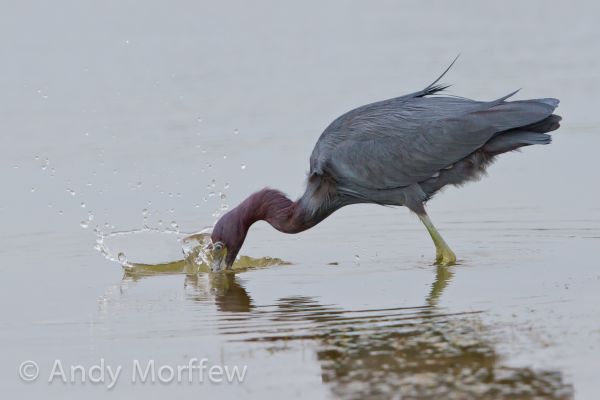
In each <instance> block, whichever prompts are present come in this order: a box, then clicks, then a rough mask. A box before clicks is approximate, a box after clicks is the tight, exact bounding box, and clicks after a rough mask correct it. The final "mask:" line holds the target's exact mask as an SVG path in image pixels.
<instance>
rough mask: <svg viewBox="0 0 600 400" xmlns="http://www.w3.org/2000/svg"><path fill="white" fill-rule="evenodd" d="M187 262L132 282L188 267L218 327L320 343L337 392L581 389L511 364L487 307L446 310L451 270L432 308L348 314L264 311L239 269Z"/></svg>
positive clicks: (549, 392) (303, 308) (459, 395)
mask: <svg viewBox="0 0 600 400" xmlns="http://www.w3.org/2000/svg"><path fill="white" fill-rule="evenodd" d="M279 261H280V260H279ZM250 264H252V263H251V262H250ZM259 264H260V263H259ZM186 268H188V267H186V263H185V260H182V261H178V262H175V263H170V264H164V265H162V266H156V265H155V266H149V265H138V266H134V269H130V270H128V271H127V272H126V277H125V279H139V278H140V277H143V276H148V275H155V274H162V273H186V272H187V276H186V278H185V279H186V281H185V282H186V289H187V291H188V293H189V296H188V298H189V299H190V300H193V301H196V302H200V303H204V304H206V303H211V304H213V303H214V304H216V306H217V309H218V311H219V312H220V315H219V324H218V328H219V331H220V333H221V334H222V335H224V336H226V337H227V338H229V339H230V340H231V341H241V342H254V343H264V344H267V345H268V349H269V350H280V351H285V350H286V349H288V348H289V345H290V343H292V342H293V341H304V342H306V341H308V342H310V343H314V345H315V346H316V348H317V358H318V360H319V362H320V364H321V378H322V381H323V383H324V384H326V385H327V386H328V387H329V388H330V390H331V392H332V394H333V395H334V396H335V397H341V398H356V399H365V398H375V399H377V398H381V399H388V398H402V399H417V398H419V399H422V398H431V399H470V398H485V399H505V398H510V399H570V398H572V397H573V388H572V385H570V384H568V383H566V382H565V381H564V379H563V377H562V373H561V372H560V371H556V370H535V369H531V368H516V367H510V366H507V365H505V364H503V361H502V359H501V358H500V357H499V355H498V353H497V351H496V349H495V343H494V340H492V339H491V338H490V337H491V336H492V333H491V329H490V328H488V327H486V326H485V325H483V323H482V322H481V319H480V318H479V315H478V314H479V313H478V312H470V313H448V312H445V311H444V309H442V308H439V307H438V306H437V304H438V301H439V298H440V296H441V294H442V292H443V290H444V288H445V287H446V286H447V285H448V283H449V282H450V280H451V278H452V275H453V273H452V270H451V269H448V268H446V267H437V270H436V279H435V281H434V283H433V284H432V285H431V290H430V293H429V294H428V296H427V298H426V301H425V303H426V304H425V305H423V306H419V307H405V308H401V307H396V308H386V309H371V310H344V309H342V308H340V307H336V306H333V305H323V304H320V303H319V302H317V301H316V300H315V299H313V298H310V297H303V296H289V297H285V298H282V299H280V300H278V301H277V303H276V304H275V305H274V306H261V307H256V306H255V305H253V302H252V299H251V298H250V296H249V294H248V293H247V291H246V290H245V288H244V286H243V285H242V283H241V281H240V280H239V278H238V276H237V275H236V274H235V273H221V274H212V273H197V272H192V271H189V270H186Z"/></svg>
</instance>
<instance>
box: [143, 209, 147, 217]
mask: <svg viewBox="0 0 600 400" xmlns="http://www.w3.org/2000/svg"><path fill="white" fill-rule="evenodd" d="M142 215H143V216H144V217H147V216H148V209H147V208H144V209H143V210H142Z"/></svg>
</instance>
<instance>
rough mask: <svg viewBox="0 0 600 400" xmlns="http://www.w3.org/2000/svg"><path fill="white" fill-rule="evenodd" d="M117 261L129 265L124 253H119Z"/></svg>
mask: <svg viewBox="0 0 600 400" xmlns="http://www.w3.org/2000/svg"><path fill="white" fill-rule="evenodd" d="M117 259H118V260H119V262H120V263H121V264H127V257H126V256H125V253H123V252H122V251H121V252H119V254H118V255H117Z"/></svg>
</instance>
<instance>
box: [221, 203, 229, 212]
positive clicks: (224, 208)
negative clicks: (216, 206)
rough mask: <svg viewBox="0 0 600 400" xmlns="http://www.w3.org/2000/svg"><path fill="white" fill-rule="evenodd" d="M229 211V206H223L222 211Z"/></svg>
mask: <svg viewBox="0 0 600 400" xmlns="http://www.w3.org/2000/svg"><path fill="white" fill-rule="evenodd" d="M227 209H229V206H228V205H227V204H223V205H222V206H221V210H223V211H225V210H227Z"/></svg>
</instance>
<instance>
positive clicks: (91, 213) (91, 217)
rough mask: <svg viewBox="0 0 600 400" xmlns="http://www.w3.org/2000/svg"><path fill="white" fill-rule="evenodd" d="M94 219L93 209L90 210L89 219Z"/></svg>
mask: <svg viewBox="0 0 600 400" xmlns="http://www.w3.org/2000/svg"><path fill="white" fill-rule="evenodd" d="M93 220H94V213H93V212H91V211H88V221H90V222H92V221H93Z"/></svg>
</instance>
